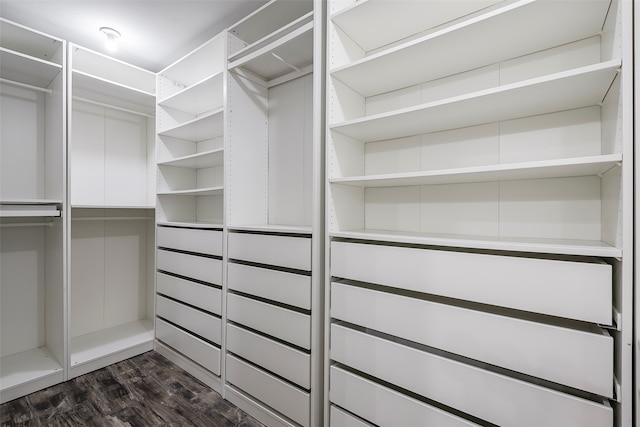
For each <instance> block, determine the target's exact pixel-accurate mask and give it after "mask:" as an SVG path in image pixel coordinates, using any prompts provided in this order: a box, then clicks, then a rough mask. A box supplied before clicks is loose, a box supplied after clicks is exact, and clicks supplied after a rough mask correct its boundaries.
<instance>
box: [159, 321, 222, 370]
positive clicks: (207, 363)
mask: <svg viewBox="0 0 640 427" xmlns="http://www.w3.org/2000/svg"><path fill="white" fill-rule="evenodd" d="M156 338H157V339H159V340H160V341H162V342H163V343H165V344H166V345H168V346H170V347H171V348H172V349H174V350H176V351H179V352H180V353H182V354H184V355H185V356H186V357H188V358H189V359H191V360H193V361H194V362H196V363H198V364H199V365H201V366H203V367H204V368H206V369H207V370H209V371H211V372H213V373H214V374H216V375H220V349H219V348H217V347H215V346H213V345H211V344H209V343H208V342H206V341H203V340H201V339H200V338H198V337H195V336H193V335H191V334H189V333H187V332H185V331H183V330H181V329H178V328H176V327H175V326H173V325H171V324H169V323H167V322H165V321H163V320H162V319H158V320H156Z"/></svg>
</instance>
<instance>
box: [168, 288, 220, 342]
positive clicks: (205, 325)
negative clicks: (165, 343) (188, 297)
mask: <svg viewBox="0 0 640 427" xmlns="http://www.w3.org/2000/svg"><path fill="white" fill-rule="evenodd" d="M156 313H157V315H158V316H160V317H163V318H165V319H166V320H168V321H170V322H172V323H175V324H176V325H178V326H180V327H183V328H185V329H187V330H189V331H191V332H193V333H194V334H196V335H199V336H201V337H202V338H204V339H207V340H209V341H212V342H214V343H216V344H220V342H221V340H220V334H221V327H222V323H221V322H220V319H219V318H217V317H213V316H211V315H209V314H207V313H203V312H202V311H199V310H196V309H194V308H191V307H188V306H186V305H182V304H180V303H179V302H175V301H172V300H170V299H166V298H164V297H162V296H158V297H157V298H156Z"/></svg>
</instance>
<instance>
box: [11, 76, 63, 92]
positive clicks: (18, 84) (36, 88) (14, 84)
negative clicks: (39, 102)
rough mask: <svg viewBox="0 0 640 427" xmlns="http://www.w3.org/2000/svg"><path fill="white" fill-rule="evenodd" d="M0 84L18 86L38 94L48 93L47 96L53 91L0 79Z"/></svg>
mask: <svg viewBox="0 0 640 427" xmlns="http://www.w3.org/2000/svg"><path fill="white" fill-rule="evenodd" d="M0 83H6V84H10V85H13V86H19V87H24V88H27V89H31V90H37V91H38V92H44V93H48V94H49V95H52V94H53V90H52V89H47V88H44V87H40V86H34V85H29V84H26V83H20V82H16V81H13V80H9V79H3V78H0Z"/></svg>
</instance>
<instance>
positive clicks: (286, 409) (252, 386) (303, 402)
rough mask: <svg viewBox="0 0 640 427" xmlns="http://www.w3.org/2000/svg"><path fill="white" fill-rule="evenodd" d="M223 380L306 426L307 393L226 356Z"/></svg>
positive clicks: (308, 404) (308, 400)
mask: <svg viewBox="0 0 640 427" xmlns="http://www.w3.org/2000/svg"><path fill="white" fill-rule="evenodd" d="M226 377H227V381H228V382H229V383H231V384H233V385H234V386H236V387H237V388H239V389H241V390H244V391H245V392H246V393H248V394H250V395H251V396H253V397H255V398H256V399H258V400H260V401H262V402H264V403H266V404H267V405H269V406H271V407H272V408H274V409H275V410H276V411H278V412H280V413H282V414H283V415H285V416H287V417H289V418H291V419H292V420H293V421H295V422H297V423H298V424H300V425H303V426H308V425H309V418H310V417H309V411H310V399H309V394H308V393H305V392H304V391H302V390H300V389H299V388H297V387H294V386H292V385H290V384H288V383H286V382H284V381H282V380H280V379H278V378H276V377H274V376H272V375H269V374H268V373H266V372H264V371H262V370H260V369H258V368H256V367H253V366H251V365H248V364H246V363H244V362H243V361H241V360H239V359H237V358H235V357H233V356H231V355H227V357H226Z"/></svg>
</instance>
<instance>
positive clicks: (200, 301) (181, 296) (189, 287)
mask: <svg viewBox="0 0 640 427" xmlns="http://www.w3.org/2000/svg"><path fill="white" fill-rule="evenodd" d="M156 289H157V292H158V293H160V294H164V295H166V296H169V297H171V298H174V299H177V300H180V301H182V302H184V303H187V304H190V305H193V306H195V307H198V308H201V309H203V310H206V311H209V312H211V313H214V314H217V315H221V313H222V291H221V290H220V289H218V288H214V287H211V286H207V285H203V284H201V283H196V282H191V281H189V280H185V279H181V278H179V277H174V276H169V275H168V274H164V273H158V274H157V276H156Z"/></svg>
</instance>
